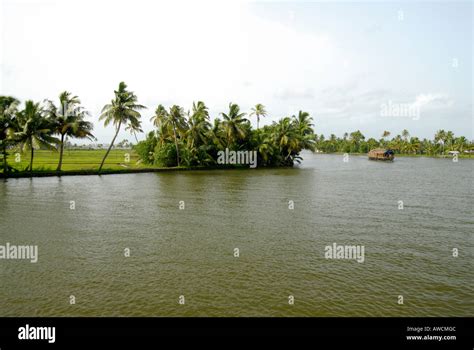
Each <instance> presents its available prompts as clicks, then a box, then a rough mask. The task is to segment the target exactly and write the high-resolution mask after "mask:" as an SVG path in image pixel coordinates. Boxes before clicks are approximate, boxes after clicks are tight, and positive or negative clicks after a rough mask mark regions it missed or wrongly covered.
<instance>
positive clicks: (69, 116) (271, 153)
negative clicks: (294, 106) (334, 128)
mask: <svg viewBox="0 0 474 350" xmlns="http://www.w3.org/2000/svg"><path fill="white" fill-rule="evenodd" d="M57 102H58V103H57V104H55V103H54V102H53V101H50V100H45V101H43V102H42V103H39V102H34V101H31V100H28V101H26V102H25V103H24V106H21V105H20V102H19V101H18V100H17V99H16V98H14V97H11V96H0V150H1V152H2V155H3V157H2V168H3V172H4V173H7V172H8V171H10V170H13V169H12V168H11V167H9V165H8V162H7V157H8V150H11V149H18V150H19V151H21V152H30V163H29V166H28V168H27V169H26V170H29V171H30V172H32V171H33V161H34V155H35V150H37V149H51V150H57V151H59V161H58V166H57V171H61V168H62V162H63V152H64V145H65V144H66V142H67V139H68V138H80V139H90V140H93V139H95V137H94V135H93V134H92V130H93V125H92V123H90V122H88V121H86V118H87V117H88V116H89V115H90V114H89V112H87V111H86V110H85V109H84V107H83V106H82V105H81V101H80V99H79V98H78V97H77V96H74V95H72V94H71V93H70V92H67V91H65V92H62V93H61V94H60V95H59V100H58V101H57ZM145 108H146V107H145V106H143V105H141V104H139V103H138V98H137V96H136V95H135V93H133V92H132V91H129V90H128V89H127V85H126V84H125V83H124V82H121V83H120V84H119V87H118V89H117V90H115V91H114V98H113V99H112V100H111V102H110V103H108V104H106V105H105V106H104V107H103V109H102V112H101V115H100V117H99V120H100V121H103V122H104V125H105V126H108V125H110V124H112V125H113V126H114V127H115V134H114V137H113V139H112V142H111V143H110V145H109V147H108V149H107V151H106V153H105V155H104V157H103V159H102V162H101V164H100V166H99V173H100V172H101V171H102V168H103V166H104V163H105V161H106V159H107V157H108V155H109V153H110V151H111V149H112V148H113V146H114V143H115V141H116V139H117V136H118V134H119V132H120V130H122V128H124V129H125V130H127V131H129V132H131V133H132V134H134V135H135V137H136V134H137V133H139V132H143V130H142V128H141V114H140V111H141V110H143V109H145ZM266 115H267V112H266V110H265V107H264V106H263V105H262V104H257V105H256V106H255V107H254V108H252V110H251V113H250V114H249V116H255V117H256V119H257V129H256V130H252V127H251V124H250V121H249V120H248V119H247V118H246V116H247V114H246V113H243V112H241V111H240V107H239V106H238V105H237V104H235V103H230V104H229V110H228V111H227V112H225V113H221V116H222V119H220V118H217V119H215V120H214V122H213V124H211V122H210V116H209V111H208V108H207V106H206V105H205V104H204V102H202V101H199V102H197V103H193V106H192V110H191V111H188V112H185V111H184V109H183V108H182V107H180V106H177V105H174V106H171V107H170V108H169V109H168V110H167V109H165V107H164V106H162V105H159V106H158V107H157V108H156V110H155V114H154V115H153V117H152V118H151V120H152V121H153V124H154V125H155V127H156V130H155V131H153V132H151V133H150V134H149V135H148V137H147V139H146V140H145V141H142V142H139V143H138V144H137V146H136V150H137V152H138V154H139V155H140V156H141V159H142V160H143V161H144V162H145V163H153V164H160V165H165V166H181V165H185V166H189V165H210V164H215V160H216V159H217V152H218V151H220V150H224V149H225V148H229V149H233V150H239V149H245V150H257V151H258V156H259V158H260V159H259V164H260V165H288V166H292V165H293V164H294V162H295V161H299V159H300V157H299V153H300V152H301V150H303V149H314V145H315V135H314V132H313V129H312V120H311V118H310V117H309V114H308V113H305V112H302V111H300V112H299V114H298V116H292V117H286V118H283V119H281V120H280V121H279V122H274V123H273V124H272V125H268V126H265V127H263V128H260V127H259V124H260V118H263V117H265V116H266Z"/></svg>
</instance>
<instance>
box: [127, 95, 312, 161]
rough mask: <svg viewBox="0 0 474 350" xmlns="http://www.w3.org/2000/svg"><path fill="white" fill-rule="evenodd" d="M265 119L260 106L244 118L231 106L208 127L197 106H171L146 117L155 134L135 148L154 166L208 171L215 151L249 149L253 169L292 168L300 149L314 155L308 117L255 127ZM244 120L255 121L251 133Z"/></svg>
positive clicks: (199, 104) (203, 107) (203, 109)
mask: <svg viewBox="0 0 474 350" xmlns="http://www.w3.org/2000/svg"><path fill="white" fill-rule="evenodd" d="M266 115H267V112H266V110H265V106H263V105H262V104H257V105H256V106H255V107H253V108H252V110H251V112H250V113H249V114H247V113H244V112H242V111H241V109H240V107H239V105H238V104H236V103H229V107H228V110H227V111H225V112H222V113H220V116H219V117H217V118H215V119H214V121H213V122H212V123H211V120H210V115H209V110H208V107H207V106H206V104H205V103H204V102H202V101H198V102H195V103H193V105H192V108H191V110H189V111H187V112H185V110H184V109H183V108H182V107H180V106H177V105H173V106H171V107H169V108H168V109H167V108H165V107H164V106H163V105H161V104H160V105H158V107H157V108H156V110H155V114H154V115H153V117H152V118H151V121H152V122H153V125H154V126H155V128H156V129H155V130H154V131H152V132H150V133H149V134H148V135H147V139H146V140H145V141H142V142H139V143H138V144H137V146H136V147H135V150H136V152H137V153H138V154H139V156H140V158H141V159H142V160H143V161H144V162H146V163H148V164H154V165H158V166H165V167H172V166H213V165H215V164H216V159H217V157H218V153H219V151H224V150H225V149H229V150H235V151H239V150H248V151H250V150H252V151H256V152H257V164H258V166H293V165H294V163H295V162H299V161H300V160H301V157H300V152H301V151H302V150H303V149H308V150H314V149H315V148H314V147H315V139H316V137H315V134H314V130H313V124H312V119H311V117H310V116H309V114H308V113H306V112H303V111H299V113H298V114H297V115H293V116H291V117H285V118H282V119H280V120H279V121H278V122H273V123H272V124H271V125H266V126H264V127H262V128H260V127H259V124H260V118H263V117H265V116H266ZM247 116H248V117H255V118H256V120H257V128H256V129H253V128H252V126H251V123H250V120H249V119H248V118H247Z"/></svg>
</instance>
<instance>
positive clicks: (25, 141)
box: [0, 91, 94, 173]
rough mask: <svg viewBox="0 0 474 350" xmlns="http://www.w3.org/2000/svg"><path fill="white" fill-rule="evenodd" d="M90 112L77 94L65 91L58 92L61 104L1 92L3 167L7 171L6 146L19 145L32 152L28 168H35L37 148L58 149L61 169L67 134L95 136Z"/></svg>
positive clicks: (70, 135)
mask: <svg viewBox="0 0 474 350" xmlns="http://www.w3.org/2000/svg"><path fill="white" fill-rule="evenodd" d="M87 116H88V112H87V111H85V110H84V108H83V107H82V106H81V101H80V100H79V98H78V97H77V96H73V95H72V94H71V93H69V92H67V91H65V92H63V93H61V94H60V95H59V100H58V104H57V105H56V104H55V103H54V102H53V101H50V100H45V101H44V102H43V103H39V102H38V103H35V102H33V101H31V100H28V101H25V104H24V106H23V108H20V101H18V100H17V99H16V98H14V97H11V96H0V149H1V150H2V154H3V159H2V168H3V172H4V173H7V172H8V171H9V170H11V167H9V166H8V162H7V157H8V152H7V150H8V149H10V148H16V149H18V150H19V151H21V152H22V153H24V152H30V164H29V167H28V169H29V170H30V171H33V159H34V152H35V149H40V148H42V149H51V150H59V152H60V156H59V163H58V167H57V170H58V171H60V170H61V166H62V159H63V151H64V143H65V140H66V138H67V137H74V138H89V139H94V136H93V135H92V123H90V122H88V121H86V120H85V118H86V117H87Z"/></svg>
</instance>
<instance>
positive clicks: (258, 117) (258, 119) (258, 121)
mask: <svg viewBox="0 0 474 350" xmlns="http://www.w3.org/2000/svg"><path fill="white" fill-rule="evenodd" d="M258 124H260V116H258V115H257V129H258Z"/></svg>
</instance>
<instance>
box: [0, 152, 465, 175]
mask: <svg viewBox="0 0 474 350" xmlns="http://www.w3.org/2000/svg"><path fill="white" fill-rule="evenodd" d="M312 154H313V155H315V156H318V155H343V154H345V153H343V152H333V153H312ZM348 154H349V155H352V156H367V153H348ZM397 157H401V158H402V157H403V158H405V157H406V158H433V159H452V156H446V155H444V156H428V155H425V154H416V155H411V154H398V155H396V156H395V159H396V158H397ZM473 158H474V156H472V155H460V156H459V159H473ZM275 168H277V169H280V168H289V167H260V168H259V167H257V168H256V169H275ZM290 168H291V167H290ZM231 169H234V170H242V169H249V168H248V167H245V166H231V165H229V166H222V165H220V166H218V167H217V166H193V167H159V168H158V167H155V168H153V167H152V168H135V169H126V168H125V169H103V170H102V171H101V172H100V173H99V171H98V169H97V170H96V169H85V170H62V171H59V172H58V171H56V170H36V171H33V172H29V171H19V172H10V173H8V174H7V175H5V174H4V173H0V179H21V178H33V177H62V176H92V175H96V176H101V175H122V174H140V173H162V172H175V171H178V172H180V171H196V170H231Z"/></svg>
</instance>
